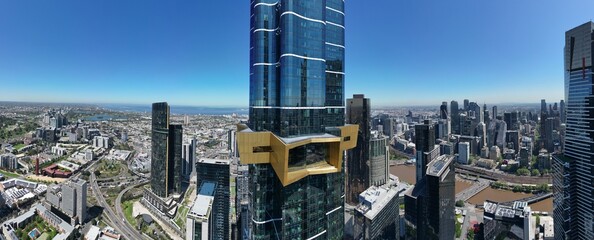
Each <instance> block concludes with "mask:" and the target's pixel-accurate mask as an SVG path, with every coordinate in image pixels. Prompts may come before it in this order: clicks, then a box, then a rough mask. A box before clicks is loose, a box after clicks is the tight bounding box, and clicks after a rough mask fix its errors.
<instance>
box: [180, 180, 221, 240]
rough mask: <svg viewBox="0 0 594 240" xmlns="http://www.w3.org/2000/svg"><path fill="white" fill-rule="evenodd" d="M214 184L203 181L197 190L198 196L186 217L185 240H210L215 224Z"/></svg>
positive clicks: (212, 236) (212, 237)
mask: <svg viewBox="0 0 594 240" xmlns="http://www.w3.org/2000/svg"><path fill="white" fill-rule="evenodd" d="M216 185H217V184H216V183H214V182H209V181H204V182H202V185H200V188H199V189H198V196H196V200H195V201H194V204H193V205H192V208H191V209H190V211H189V212H188V215H187V216H186V240H212V239H217V238H215V237H214V234H213V232H214V231H215V224H214V221H213V219H214V218H213V216H212V215H213V204H214V203H215V195H216V191H215V189H216Z"/></svg>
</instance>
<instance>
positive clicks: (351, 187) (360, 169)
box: [346, 94, 371, 205]
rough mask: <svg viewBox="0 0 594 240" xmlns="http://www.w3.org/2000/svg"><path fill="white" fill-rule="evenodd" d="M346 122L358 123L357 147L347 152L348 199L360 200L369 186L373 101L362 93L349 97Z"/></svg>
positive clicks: (349, 200)
mask: <svg viewBox="0 0 594 240" xmlns="http://www.w3.org/2000/svg"><path fill="white" fill-rule="evenodd" d="M346 112H347V115H346V122H347V123H349V124H358V125H359V133H358V135H357V147H355V148H353V149H351V150H349V151H348V153H347V158H346V171H347V172H346V194H347V195H346V201H347V202H348V203H350V204H353V205H355V204H357V203H358V202H359V194H361V193H362V192H363V191H365V190H366V189H367V188H369V186H370V185H369V164H368V161H369V144H370V141H369V140H370V139H371V126H370V124H371V101H370V100H369V98H365V96H363V95H362V94H356V95H354V96H353V98H350V99H347V104H346Z"/></svg>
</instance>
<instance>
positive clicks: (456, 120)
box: [450, 101, 460, 134]
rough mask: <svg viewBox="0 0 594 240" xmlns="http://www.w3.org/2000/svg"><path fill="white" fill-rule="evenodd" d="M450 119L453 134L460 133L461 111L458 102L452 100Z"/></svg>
mask: <svg viewBox="0 0 594 240" xmlns="http://www.w3.org/2000/svg"><path fill="white" fill-rule="evenodd" d="M450 119H451V122H452V124H451V127H452V133H453V134H460V112H459V109H458V102H457V101H452V102H451V103H450Z"/></svg>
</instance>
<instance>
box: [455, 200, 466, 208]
mask: <svg viewBox="0 0 594 240" xmlns="http://www.w3.org/2000/svg"><path fill="white" fill-rule="evenodd" d="M456 207H464V201H462V200H458V201H456Z"/></svg>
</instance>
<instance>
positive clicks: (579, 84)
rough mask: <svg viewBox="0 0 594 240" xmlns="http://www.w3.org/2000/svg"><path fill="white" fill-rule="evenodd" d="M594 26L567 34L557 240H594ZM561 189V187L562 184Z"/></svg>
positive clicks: (557, 166) (556, 184)
mask: <svg viewBox="0 0 594 240" xmlns="http://www.w3.org/2000/svg"><path fill="white" fill-rule="evenodd" d="M593 31H594V23H592V22H587V23H585V24H582V25H580V26H578V27H576V28H573V29H571V30H569V31H567V32H566V33H565V48H564V56H565V67H564V70H565V103H566V107H565V111H566V116H565V117H566V122H567V124H566V126H567V128H566V133H565V151H564V153H563V156H555V160H554V169H556V170H557V171H559V170H561V169H563V170H564V171H563V175H559V174H557V173H555V174H553V177H554V179H553V184H554V190H555V192H554V194H555V199H554V201H553V208H554V213H555V214H554V221H555V238H556V239H594V207H593V206H594V185H592V182H594V176H593V175H592V173H593V172H594V165H592V162H593V161H594V135H592V131H593V130H594V121H593V120H592V116H593V115H594V101H593V99H592V98H593V97H592V84H593V82H592V78H593V72H592V57H593V55H594V53H593V51H594V48H593V47H592V46H594V34H593ZM560 183H561V184H562V185H559V184H560Z"/></svg>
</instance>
